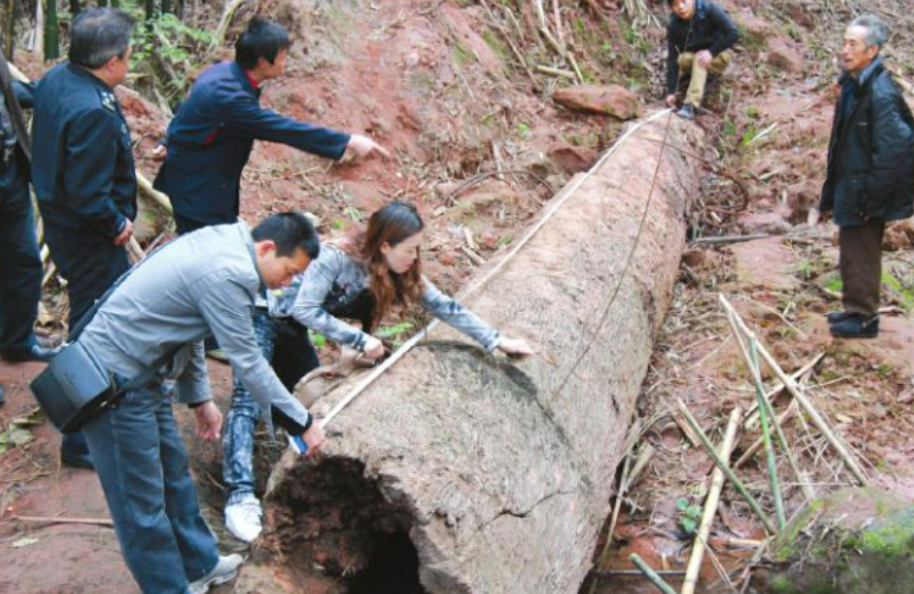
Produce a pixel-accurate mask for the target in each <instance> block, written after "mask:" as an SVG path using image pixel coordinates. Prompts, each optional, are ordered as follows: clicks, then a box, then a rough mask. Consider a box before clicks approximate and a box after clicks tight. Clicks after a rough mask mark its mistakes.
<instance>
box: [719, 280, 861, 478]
mask: <svg viewBox="0 0 914 594" xmlns="http://www.w3.org/2000/svg"><path fill="white" fill-rule="evenodd" d="M719 300H720V303H721V305H723V306H724V308H726V309H727V310H728V311H731V312H733V320H734V322H735V323H736V324H737V325H738V326H739V327H740V329H741V330H742V331H743V334H745V335H746V336H750V337H751V336H755V334H753V333H752V331H751V330H750V329H749V327H748V326H746V323H745V322H744V321H743V319H742V318H741V317H740V316H739V314H738V313H737V312H736V310H735V309H733V306H732V305H731V304H730V302H729V301H728V300H727V298H726V297H724V295H723V294H720V295H719ZM759 353H760V354H761V355H762V359H764V360H765V363H767V364H768V366H769V367H771V369H772V370H773V371H774V373H775V375H777V376H778V379H780V380H781V383H783V384H784V385H785V386H786V387H787V390H788V391H789V392H790V393H791V394H793V397H794V398H796V400H797V402H798V403H799V404H800V407H801V408H802V409H803V412H805V413H806V414H807V415H809V418H810V420H811V421H812V423H813V425H815V426H816V429H818V430H819V431H821V432H822V435H824V436H825V438H826V439H827V440H828V442H829V443H830V444H831V445H832V447H833V448H835V451H837V452H838V455H839V456H841V460H842V461H843V462H844V465H845V466H847V468H848V470H850V472H851V474H853V475H854V476H855V477H856V478H857V480H858V481H859V482H860V484H861V485H862V486H864V487H866V486H869V484H870V481H869V479H868V478H867V476H866V474H865V473H864V472H863V469H862V468H861V467H860V465H859V464H858V463H857V461H856V460H855V459H854V457H853V454H852V453H851V452H850V451H849V450H848V449H847V447H846V446H845V445H844V444H843V443H842V442H841V440H840V439H838V437H837V436H836V435H835V432H834V431H833V430H832V429H831V427H829V425H828V422H827V421H826V420H825V419H824V418H823V417H822V415H821V414H820V413H819V411H818V410H817V409H816V407H815V406H813V404H812V402H810V400H809V399H808V398H807V397H806V395H805V394H804V393H803V391H802V390H801V389H800V387H799V386H798V385H797V383H796V382H795V381H793V379H791V377H790V376H789V375H787V374H786V373H784V370H783V369H781V366H780V365H778V362H777V361H776V360H775V359H774V357H772V356H771V354H770V353H769V352H768V350H767V349H766V348H765V346H764V345H763V344H761V343H759Z"/></svg>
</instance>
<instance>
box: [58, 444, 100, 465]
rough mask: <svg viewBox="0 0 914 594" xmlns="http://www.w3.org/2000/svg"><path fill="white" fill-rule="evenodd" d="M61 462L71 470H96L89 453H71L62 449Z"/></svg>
mask: <svg viewBox="0 0 914 594" xmlns="http://www.w3.org/2000/svg"><path fill="white" fill-rule="evenodd" d="M60 461H61V462H63V465H64V466H69V467H70V468H85V469H86V470H95V465H94V464H93V463H92V456H90V455H89V452H71V451H70V450H67V449H64V448H60Z"/></svg>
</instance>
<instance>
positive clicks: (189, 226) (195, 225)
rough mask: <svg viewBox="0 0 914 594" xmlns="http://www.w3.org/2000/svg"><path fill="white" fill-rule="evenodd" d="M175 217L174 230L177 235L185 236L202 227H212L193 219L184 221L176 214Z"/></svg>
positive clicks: (184, 219)
mask: <svg viewBox="0 0 914 594" xmlns="http://www.w3.org/2000/svg"><path fill="white" fill-rule="evenodd" d="M174 217H175V230H176V231H177V232H178V235H186V234H188V233H191V232H193V231H196V230H197V229H202V228H204V227H211V226H212V225H210V224H207V223H201V222H199V221H195V220H193V219H186V218H184V217H182V216H181V215H179V214H178V213H175V214H174Z"/></svg>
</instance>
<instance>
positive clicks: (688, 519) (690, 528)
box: [676, 497, 701, 536]
mask: <svg viewBox="0 0 914 594" xmlns="http://www.w3.org/2000/svg"><path fill="white" fill-rule="evenodd" d="M676 509H677V510H679V527H680V528H682V529H683V530H684V531H685V532H686V534H688V535H690V536H691V535H693V534H695V531H696V530H697V529H698V522H699V521H700V520H701V507H699V506H697V505H693V504H690V503H689V500H688V499H686V498H685V497H680V498H679V499H677V500H676Z"/></svg>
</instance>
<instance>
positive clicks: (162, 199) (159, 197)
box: [136, 169, 175, 215]
mask: <svg viewBox="0 0 914 594" xmlns="http://www.w3.org/2000/svg"><path fill="white" fill-rule="evenodd" d="M136 185H137V188H139V190H140V192H142V194H143V195H144V196H146V197H147V198H149V199H150V200H152V201H153V202H155V203H156V204H158V205H159V206H161V207H162V208H163V209H165V210H166V211H168V214H170V215H174V213H175V211H174V208H172V206H171V199H170V198H169V197H168V196H167V195H166V194H163V193H162V192H160V191H158V190H156V189H155V188H153V187H152V184H151V183H150V182H149V180H148V179H146V176H145V175H143V174H142V173H140V170H139V169H137V170H136Z"/></svg>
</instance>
